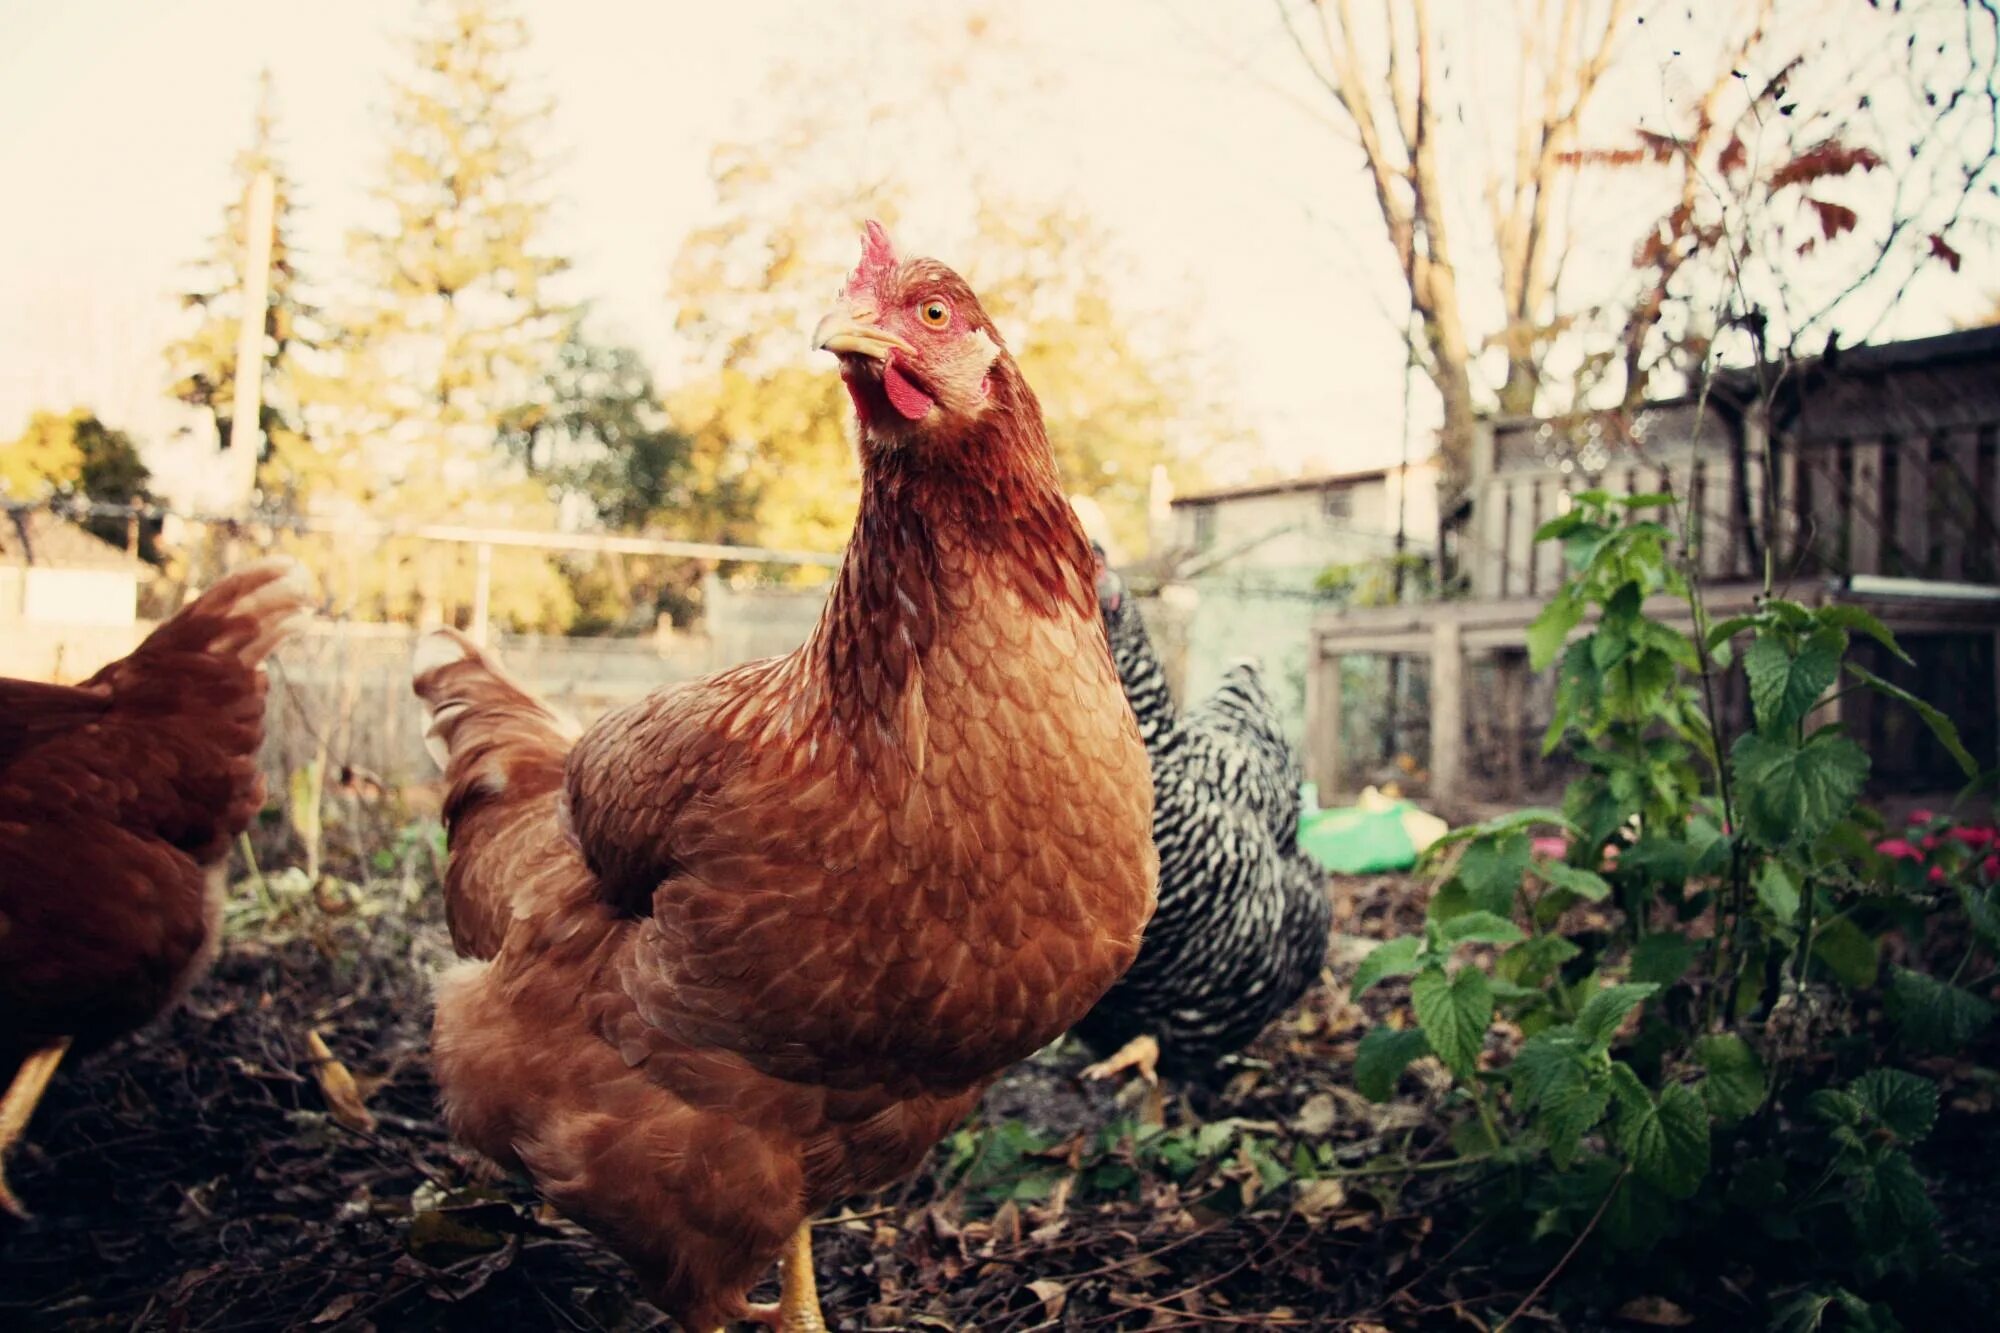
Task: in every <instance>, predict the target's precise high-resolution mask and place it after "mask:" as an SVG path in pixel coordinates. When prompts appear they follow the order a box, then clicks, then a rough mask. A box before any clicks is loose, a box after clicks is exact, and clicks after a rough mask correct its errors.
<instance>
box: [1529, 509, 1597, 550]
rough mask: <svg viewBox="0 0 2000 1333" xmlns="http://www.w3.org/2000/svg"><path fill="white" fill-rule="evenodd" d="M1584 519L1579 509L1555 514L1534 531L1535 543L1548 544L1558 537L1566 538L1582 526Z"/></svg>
mask: <svg viewBox="0 0 2000 1333" xmlns="http://www.w3.org/2000/svg"><path fill="white" fill-rule="evenodd" d="M1585 517H1586V516H1585V514H1584V512H1583V511H1582V510H1581V509H1572V510H1570V511H1569V512H1568V513H1567V514H1557V515H1556V516H1555V517H1554V518H1552V519H1550V520H1549V521H1548V522H1546V523H1544V524H1542V526H1540V527H1539V528H1536V529H1535V541H1536V542H1538V543H1539V542H1549V541H1554V540H1556V539H1557V538H1559V537H1567V536H1569V535H1570V534H1571V533H1572V532H1575V531H1576V530H1577V529H1578V528H1580V527H1582V526H1583V525H1584V521H1585Z"/></svg>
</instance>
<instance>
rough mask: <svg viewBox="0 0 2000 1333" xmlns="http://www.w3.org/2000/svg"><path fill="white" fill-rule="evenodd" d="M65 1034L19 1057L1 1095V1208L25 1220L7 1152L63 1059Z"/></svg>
mask: <svg viewBox="0 0 2000 1333" xmlns="http://www.w3.org/2000/svg"><path fill="white" fill-rule="evenodd" d="M69 1041H70V1039H69V1038H68V1037H64V1038H62V1039H61V1040H60V1041H53V1042H50V1043H49V1044H48V1045H47V1046H44V1047H42V1048H41V1049H40V1050H38V1051H35V1052H34V1053H32V1054H31V1055H29V1056H28V1058H27V1059H25V1060H23V1061H21V1068H20V1070H19V1072H17V1073H16V1074H15V1075H14V1081H13V1082H12V1083H11V1084H9V1085H8V1087H7V1095H6V1096H4V1097H0V1211H4V1212H7V1213H10V1214H12V1215H13V1216H15V1217H17V1218H19V1219H20V1220H21V1221H23V1222H25V1221H27V1220H28V1210H27V1209H26V1208H24V1207H22V1206H21V1201H20V1200H19V1199H17V1198H15V1197H14V1191H13V1190H11V1189H9V1188H8V1187H7V1154H8V1152H9V1151H11V1150H12V1149H13V1147H14V1144H15V1143H16V1142H18V1141H19V1139H20V1137H21V1135H22V1134H23V1133H24V1132H25V1131H26V1130H27V1128H28V1119H29V1117H30V1116H32V1115H34V1113H35V1106H36V1104H37V1103H38V1102H40V1101H41V1100H42V1093H43V1092H44V1091H45V1090H46V1089H47V1088H48V1086H49V1076H50V1075H51V1074H54V1073H55V1072H56V1066H57V1065H59V1064H61V1063H62V1058H63V1053H64V1052H65V1051H67V1050H69Z"/></svg>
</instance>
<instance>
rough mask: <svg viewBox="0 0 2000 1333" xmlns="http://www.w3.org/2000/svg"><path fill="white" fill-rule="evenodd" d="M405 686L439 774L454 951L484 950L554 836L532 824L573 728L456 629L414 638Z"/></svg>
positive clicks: (555, 783)
mask: <svg viewBox="0 0 2000 1333" xmlns="http://www.w3.org/2000/svg"><path fill="white" fill-rule="evenodd" d="M411 685H412V688H414V689H415V691H416V693H417V697H418V698H419V699H421V700H422V701H423V705H424V711H425V714H426V719H425V721H426V729H425V732H424V745H425V747H426V748H428V749H429V750H430V752H431V757H432V758H433V759H435V760H436V761H437V763H438V767H439V768H441V769H443V770H444V776H445V788H446V791H445V800H444V820H445V828H446V830H447V833H448V839H449V843H450V848H451V864H450V867H449V869H448V871H447V873H446V876H445V913H446V917H447V919H448V920H449V922H450V925H451V933H452V939H453V942H454V943H456V944H457V946H458V949H459V952H460V953H463V954H468V955H470V956H473V957H491V956H492V954H493V953H494V951H495V950H497V949H498V948H499V945H500V938H501V936H502V935H503V934H504V932H505V929H506V922H507V920H508V919H509V916H510V914H511V911H512V904H513V898H514V895H515V894H516V892H517V891H522V890H523V888H524V885H525V884H527V883H530V882H532V880H533V878H534V876H533V873H532V869H531V867H530V865H529V862H530V861H532V860H534V859H535V858H536V857H538V856H541V855H543V854H545V853H546V852H547V847H548V845H551V844H554V843H555V842H556V840H555V839H553V838H552V837H551V836H550V833H551V831H552V830H549V829H544V828H542V827H541V825H542V824H543V823H544V822H545V821H547V820H549V819H550V817H551V811H552V809H553V801H552V799H551V798H552V797H553V795H554V794H555V793H556V792H557V791H558V790H559V789H560V788H561V786H562V780H563V764H564V761H565V759H566V758H567V756H568V754H569V748H570V745H571V743H572V741H573V740H574V739H575V735H576V729H575V728H574V727H573V726H571V725H569V724H568V723H566V722H565V721H564V720H563V719H561V718H559V717H558V716H557V715H556V713H555V712H554V711H553V710H551V709H550V708H549V707H548V705H546V704H544V703H543V702H542V701H541V700H539V699H537V698H536V697H535V696H534V695H533V694H530V693H529V692H528V690H527V689H526V688H525V687H523V686H522V685H521V684H520V683H519V682H517V681H516V680H514V678H513V677H511V676H509V675H508V674H507V673H506V672H505V671H503V670H502V669H501V668H500V666H499V664H498V663H496V662H495V661H493V660H492V659H491V658H490V657H488V656H487V655H486V653H485V652H483V651H482V650H481V649H480V648H479V646H478V645H477V644H475V643H473V641H472V640H471V639H469V638H467V637H466V636H465V635H463V634H460V633H459V632H458V631H457V630H452V629H440V630H433V631H432V632H430V633H429V634H426V635H425V636H424V637H423V638H422V639H420V640H418V641H417V651H416V658H415V660H414V661H413V662H412V663H411ZM579 868H580V867H579Z"/></svg>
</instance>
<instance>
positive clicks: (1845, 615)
mask: <svg viewBox="0 0 2000 1333" xmlns="http://www.w3.org/2000/svg"><path fill="white" fill-rule="evenodd" d="M1816 616H1817V619H1818V620H1819V623H1820V624H1822V625H1826V626H1829V627H1831V628H1833V629H1839V630H1849V631H1854V632H1858V633H1861V634H1866V635H1867V636H1868V637H1869V638H1871V639H1873V640H1875V642H1877V643H1879V644H1881V645H1882V646H1883V647H1884V648H1887V649H1888V650H1889V651H1890V652H1892V653H1894V654H1895V655H1896V656H1897V657H1899V658H1901V659H1902V660H1903V661H1905V662H1908V663H1910V664H1911V665H1915V659H1914V658H1912V657H1911V656H1910V655H1909V654H1908V653H1906V652H1904V651H1903V645H1902V644H1900V643H1897V642H1896V636H1895V635H1893V634H1891V633H1890V632H1889V627H1888V626H1887V625H1884V624H1883V623H1882V622H1881V621H1879V620H1877V619H1876V618H1875V617H1874V616H1872V615H1870V614H1869V613H1868V612H1866V611H1864V610H1862V609H1861V608H1860V607H1858V606H1854V605H1852V604H1851V603H1846V602H1836V603H1835V604H1833V605H1832V606H1822V607H1821V608H1820V609H1819V611H1818V612H1817V613H1816Z"/></svg>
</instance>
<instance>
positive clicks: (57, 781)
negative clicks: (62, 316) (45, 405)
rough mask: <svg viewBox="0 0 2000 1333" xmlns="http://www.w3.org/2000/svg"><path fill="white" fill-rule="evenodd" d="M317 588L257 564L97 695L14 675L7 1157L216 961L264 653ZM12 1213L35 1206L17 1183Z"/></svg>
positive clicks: (159, 635)
mask: <svg viewBox="0 0 2000 1333" xmlns="http://www.w3.org/2000/svg"><path fill="white" fill-rule="evenodd" d="M307 597H308V588H307V585H306V583H305V580H304V578H303V576H302V575H301V574H300V573H299V572H298V571H297V569H296V568H295V567H294V566H293V565H292V564H291V563H290V562H288V561H271V562H267V563H263V564H258V565H253V566H250V567H249V568H246V569H243V570H240V571H238V572H236V573H234V574H231V575H229V576H228V577H226V578H224V579H222V580H220V581H219V582H218V583H216V585H215V586H214V587H212V588H210V589H209V590H208V591H207V592H205V593H203V594H202V595H201V596H200V597H198V598H196V599H195V600H194V601H193V602H191V603H189V604H188V605H187V606H186V607H184V608H182V609H181V611H180V613H179V614H178V615H175V616H174V617H173V618H172V619H171V620H168V621H167V622H166V623H165V624H163V625H161V626H160V627H159V628H158V629H156V630H154V631H153V632H152V634H150V635H149V636H147V638H146V641H145V642H144V643H141V644H140V645H139V647H138V648H137V649H135V650H134V651H133V652H132V653H131V655H130V656H128V657H123V658H120V659H119V660H118V661H116V662H113V663H111V665H109V666H107V667H105V668H104V669H103V670H102V671H99V672H98V673H97V674H96V675H94V676H92V677H91V678H90V679H89V680H86V681H84V682H83V683H82V684H81V685H75V686H69V685H44V684H39V683H36V682H34V681H25V680H0V1077H8V1076H11V1082H10V1083H9V1085H8V1090H7V1093H6V1096H5V1098H4V1099H0V1155H4V1154H5V1152H6V1151H7V1149H9V1148H10V1147H12V1146H13V1144H14V1143H15V1142H16V1141H17V1140H18V1139H19V1138H20V1136H21V1134H22V1132H23V1130H24V1129H25V1128H26V1126H27V1123H28V1118H29V1117H30V1116H31V1115H32V1114H33V1113H34V1109H35V1103H36V1102H37V1101H38V1100H40V1097H41V1094H42V1092H43V1090H44V1089H45V1088H46V1087H47V1084H48V1080H49V1077H50V1075H51V1074H52V1073H53V1072H54V1071H55V1068H56V1066H57V1064H58V1063H59V1062H60V1061H61V1060H62V1058H63V1055H64V1053H65V1052H67V1051H70V1050H76V1051H87V1050H90V1049H92V1048H95V1047H98V1046H102V1045H104V1044H105V1043H107V1042H110V1041H111V1040H113V1039H114V1038H117V1037H119V1036H122V1035H124V1034H125V1033H127V1032H130V1031H132V1030H133V1029H134V1028H137V1027H140V1026H143V1025H144V1024H146V1023H148V1022H150V1021H151V1020H152V1019H154V1018H155V1017H157V1016H158V1015H159V1014H160V1013H161V1012H162V1011H163V1010H165V1009H166V1008H167V1007H168V1006H170V1005H171V1004H172V1003H173V1002H174V1001H175V1000H176V999H178V998H179V997H180V996H181V995H182V994H183V993H184V992H185V991H186V989H187V988H188V987H189V986H190V985H192V984H193V982H194V981H195V980H196V979H197V978H198V977H199V976H200V975H201V973H202V971H203V970H204V968H205V967H206V966H207V964H208V961H209V959H210V957H211V956H212V955H213V954H214V951H215V946H216V928H217V925H218V923H219V920H220V917H221V912H222V893H223V870H224V865H225V861H226V858H227V856H228V851H229V845H230V842H231V840H232V839H234V838H235V837H236V835H237V834H239V833H241V832H242V831H243V830H244V829H245V828H247V827H249V824H250V820H251V819H252V818H253V817H254V816H255V815H256V813H257V810H258V808H259V807H260V806H262V804H263V802H264V784H263V780H262V779H261V777H260V776H259V775H258V771H257V750H258V747H259V746H261V745H262V744H263V738H264V690H265V675H264V661H265V659H266V658H267V657H268V656H269V655H270V653H271V650H272V649H273V648H275V647H276V646H277V645H278V643H279V642H280V641H281V640H283V639H284V637H285V636H286V635H287V634H288V633H290V632H291V631H292V630H293V629H295V628H296V627H297V626H298V625H299V624H300V623H301V622H302V621H303V620H304V619H305V618H306V617H307V615H308V611H307ZM0 1208H5V1209H6V1210H7V1211H9V1212H11V1213H14V1214H15V1215H16V1216H25V1215H26V1214H25V1213H24V1211H23V1210H22V1208H21V1205H20V1204H19V1202H18V1201H17V1200H16V1199H15V1198H14V1196H13V1194H12V1192H11V1191H10V1190H9V1189H8V1188H7V1184H6V1180H5V1177H4V1176H0Z"/></svg>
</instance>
